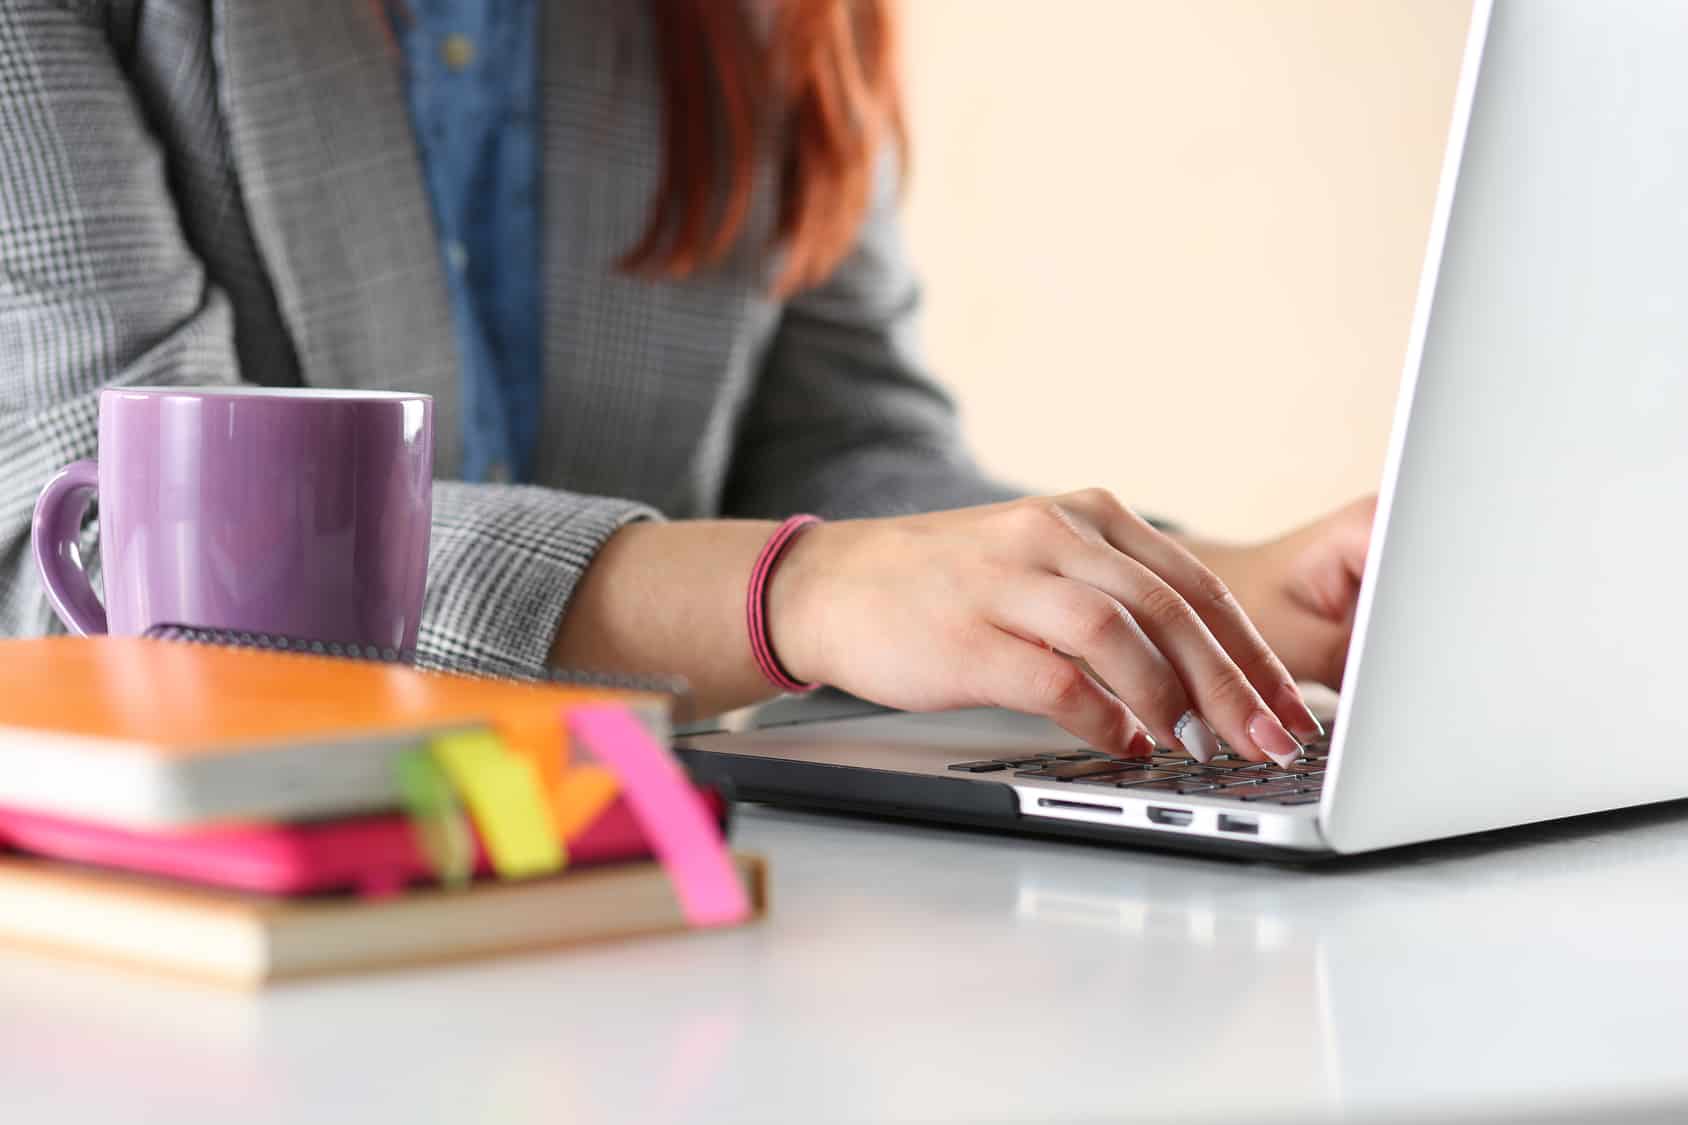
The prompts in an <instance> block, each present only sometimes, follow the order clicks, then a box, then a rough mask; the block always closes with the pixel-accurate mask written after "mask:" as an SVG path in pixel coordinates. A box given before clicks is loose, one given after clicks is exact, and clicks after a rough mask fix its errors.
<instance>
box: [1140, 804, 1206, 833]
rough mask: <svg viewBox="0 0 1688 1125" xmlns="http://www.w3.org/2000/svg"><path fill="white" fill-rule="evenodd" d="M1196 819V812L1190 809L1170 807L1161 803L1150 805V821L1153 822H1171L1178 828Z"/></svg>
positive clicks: (1186, 825)
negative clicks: (1165, 806)
mask: <svg viewBox="0 0 1688 1125" xmlns="http://www.w3.org/2000/svg"><path fill="white" fill-rule="evenodd" d="M1194 819H1196V814H1195V813H1193V812H1191V811H1190V810H1189V809H1169V808H1164V807H1162V806H1160V805H1150V806H1149V822H1150V823H1151V824H1170V825H1173V826H1174V827H1177V828H1185V827H1188V826H1189V823H1190V822H1191V821H1192V820H1194Z"/></svg>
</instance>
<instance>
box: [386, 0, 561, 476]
mask: <svg viewBox="0 0 1688 1125" xmlns="http://www.w3.org/2000/svg"><path fill="white" fill-rule="evenodd" d="M388 10H389V12H390V14H391V17H392V21H393V30H394V35H395V36H396V38H397V39H398V42H399V45H400V48H401V49H402V51H403V55H404V64H405V85H406V94H407V96H408V100H409V105H410V121H411V127H412V130H413V131H414V132H415V134H416V144H417V148H418V151H419V152H420V154H421V159H422V167H423V174H424V177H425V179H426V181H427V188H428V196H429V201H430V202H431V204H432V206H433V212H434V229H435V232H436V233H437V235H438V237H439V244H440V259H441V263H442V266H443V270H444V273H445V278H446V288H447V292H448V296H449V299H450V302H451V319H452V329H453V334H454V336H455V338H456V341H457V351H458V357H459V362H460V364H461V368H462V376H463V386H462V396H463V411H462V425H463V435H462V436H463V477H464V479H465V480H472V481H473V480H527V479H529V478H530V476H531V471H532V467H533V451H534V441H535V436H536V431H537V427H538V421H539V417H540V413H541V410H540V406H541V402H540V399H541V395H542V393H543V387H544V381H543V372H542V371H541V369H540V368H541V365H542V362H543V358H542V354H541V325H540V251H539V246H540V230H539V223H540V214H539V198H540V196H539V128H538V116H539V114H538V97H539V89H538V85H539V56H538V22H537V15H538V0H388Z"/></svg>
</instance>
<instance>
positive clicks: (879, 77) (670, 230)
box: [621, 0, 908, 293]
mask: <svg viewBox="0 0 1688 1125" xmlns="http://www.w3.org/2000/svg"><path fill="white" fill-rule="evenodd" d="M649 2H650V4H651V11H652V15H653V20H654V24H655V29H656V45H657V55H658V58H657V63H658V68H659V70H660V72H661V80H662V94H663V113H664V121H663V162H662V179H661V182H660V185H659V186H658V189H657V195H656V199H655V200H654V202H653V204H652V210H651V218H650V222H649V224H648V225H647V227H646V228H645V232H644V235H643V236H642V237H641V238H640V240H639V242H638V244H637V245H635V246H634V247H633V248H632V249H631V250H630V251H628V253H627V255H626V257H625V258H623V260H622V262H621V264H622V266H623V268H626V269H629V270H634V271H639V272H650V273H654V274H657V275H658V276H664V277H684V276H686V275H688V274H691V273H694V272H696V271H697V270H699V269H701V268H703V267H706V266H709V265H711V264H713V263H714V262H717V261H719V260H720V259H721V258H722V257H723V256H724V255H725V254H726V253H727V252H728V251H729V250H730V249H731V248H732V246H733V245H734V244H735V243H736V242H737V240H738V239H739V238H740V237H741V236H742V235H743V233H744V229H745V224H746V220H747V217H748V215H749V213H750V205H751V200H752V197H753V195H754V191H755V187H756V181H757V178H758V170H759V168H760V166H761V163H762V161H763V160H764V159H765V158H769V157H771V158H772V160H773V161H774V172H775V177H774V190H775V191H777V193H778V198H777V209H776V211H775V215H776V219H775V224H774V230H773V232H772V235H773V238H774V240H775V242H776V243H777V244H778V245H779V246H780V248H781V249H782V250H783V251H784V253H785V262H784V265H783V267H782V269H781V272H780V275H779V277H778V279H777V280H776V282H775V286H776V289H777V291H779V292H781V293H789V292H791V291H793V290H795V289H799V288H802V287H803V286H806V285H811V284H814V283H815V282H817V281H819V280H821V279H822V278H824V277H825V276H826V275H827V274H828V273H829V272H831V270H832V269H833V267H834V266H836V265H837V264H838V262H839V261H840V260H841V259H842V258H843V257H844V255H845V254H847V253H848V252H849V250H850V247H851V245H852V243H853V242H854V240H855V236H856V232H857V229H858V228H859V226H860V224H861V220H862V216H863V214H864V212H865V211H866V209H867V206H868V202H869V199H870V196H871V195H872V192H873V186H874V183H873V182H874V174H875V167H876V165H877V163H878V159H879V157H880V156H881V154H882V152H883V150H884V149H885V147H886V145H887V143H889V144H890V145H892V146H893V147H894V149H895V151H896V152H897V154H898V156H899V157H900V158H903V159H905V160H906V157H907V145H908V135H907V129H906V126H905V121H904V117H903V110H902V91H901V88H900V84H899V82H898V75H897V68H896V47H897V43H896V31H897V28H896V21H895V13H894V11H893V4H894V0H649ZM764 5H766V7H767V11H768V16H769V18H768V19H767V20H762V19H759V18H758V10H760V9H761V8H762V7H763V6H764ZM770 143H771V144H772V145H773V146H774V147H773V149H772V151H771V152H770V151H769V145H770Z"/></svg>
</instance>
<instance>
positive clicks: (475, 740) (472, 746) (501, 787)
mask: <svg viewBox="0 0 1688 1125" xmlns="http://www.w3.org/2000/svg"><path fill="white" fill-rule="evenodd" d="M429 749H430V750H431V751H432V752H433V755H434V760H435V761H437V762H438V763H439V764H440V767H441V768H442V769H444V770H445V772H446V776H447V777H449V778H450V779H451V784H452V786H453V787H454V788H455V789H456V790H457V792H458V793H459V794H460V795H461V796H462V798H463V803H464V804H465V805H467V806H468V807H469V815H470V816H471V817H472V818H473V819H474V821H475V827H476V828H477V829H478V830H479V831H480V835H481V842H482V843H483V844H485V845H486V850H487V855H488V858H490V859H491V860H492V866H493V870H495V871H497V872H498V874H499V877H500V878H504V879H520V878H526V877H529V876H533V875H547V874H550V873H551V872H553V871H558V870H560V869H561V868H562V866H563V863H564V853H563V845H562V842H561V840H560V839H559V838H558V836H557V832H556V829H555V828H554V827H553V825H552V820H551V813H550V810H549V809H547V807H546V801H545V790H544V787H543V786H542V785H541V784H540V780H539V777H538V775H537V773H536V771H535V769H534V766H533V763H532V762H530V761H528V760H527V759H526V758H525V757H523V756H521V755H519V754H513V753H511V752H510V751H508V750H506V749H505V748H504V744H503V742H502V741H501V740H500V739H499V738H498V736H497V735H495V734H493V733H492V732H490V731H464V732H462V733H458V734H446V735H440V736H438V737H436V738H435V739H434V740H433V741H432V743H430V745H429Z"/></svg>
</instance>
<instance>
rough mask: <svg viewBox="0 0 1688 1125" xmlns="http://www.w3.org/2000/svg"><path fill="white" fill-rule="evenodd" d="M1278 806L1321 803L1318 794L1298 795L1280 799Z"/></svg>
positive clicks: (1277, 802)
mask: <svg viewBox="0 0 1688 1125" xmlns="http://www.w3.org/2000/svg"><path fill="white" fill-rule="evenodd" d="M1275 803H1276V804H1280V805H1316V804H1318V803H1319V795H1318V794H1317V793H1297V794H1295V795H1294V796H1290V797H1279V798H1278V799H1277V801H1276V802H1275Z"/></svg>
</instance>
